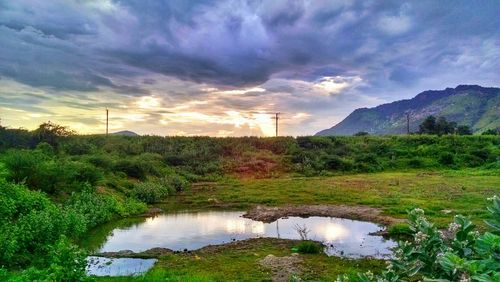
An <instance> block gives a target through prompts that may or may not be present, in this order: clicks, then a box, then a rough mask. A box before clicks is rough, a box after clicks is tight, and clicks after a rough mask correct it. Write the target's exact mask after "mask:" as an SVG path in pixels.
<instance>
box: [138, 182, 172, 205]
mask: <svg viewBox="0 0 500 282" xmlns="http://www.w3.org/2000/svg"><path fill="white" fill-rule="evenodd" d="M171 192H172V188H171V187H169V186H166V185H164V184H161V183H158V182H152V181H149V182H141V183H137V184H136V185H135V187H134V190H133V192H132V194H133V195H134V196H135V197H136V198H137V199H139V200H141V201H143V202H145V203H148V204H152V203H156V202H159V201H160V200H162V199H164V198H165V197H166V196H168V195H169V194H170V193H171Z"/></svg>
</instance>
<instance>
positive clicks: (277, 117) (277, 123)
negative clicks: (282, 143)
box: [273, 113, 281, 137]
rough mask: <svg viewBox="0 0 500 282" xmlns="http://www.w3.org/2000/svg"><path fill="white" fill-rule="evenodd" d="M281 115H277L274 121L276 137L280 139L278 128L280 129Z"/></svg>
mask: <svg viewBox="0 0 500 282" xmlns="http://www.w3.org/2000/svg"><path fill="white" fill-rule="evenodd" d="M280 114H281V113H275V114H274V115H275V116H274V117H273V119H274V120H275V122H276V125H275V126H276V137H278V128H279V120H280Z"/></svg>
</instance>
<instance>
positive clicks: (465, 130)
mask: <svg viewBox="0 0 500 282" xmlns="http://www.w3.org/2000/svg"><path fill="white" fill-rule="evenodd" d="M457 134H458V135H472V131H471V130H470V127H468V126H467V125H460V126H458V127H457Z"/></svg>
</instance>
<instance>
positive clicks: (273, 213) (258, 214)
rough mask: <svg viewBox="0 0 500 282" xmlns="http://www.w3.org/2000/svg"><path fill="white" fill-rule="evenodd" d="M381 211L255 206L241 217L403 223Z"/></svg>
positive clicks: (340, 206)
mask: <svg viewBox="0 0 500 282" xmlns="http://www.w3.org/2000/svg"><path fill="white" fill-rule="evenodd" d="M381 213H382V211H381V210H379V209H376V208H371V207H367V206H346V205H300V206H292V205H288V206H282V207H268V206H256V207H254V208H252V209H251V210H249V211H248V212H247V213H245V214H244V215H243V217H246V218H250V219H253V220H258V221H262V222H266V223H269V222H273V221H276V220H277V219H280V218H284V217H289V216H298V217H311V216H327V217H339V218H347V219H353V220H362V221H371V222H375V223H380V224H383V225H386V226H390V225H393V224H395V223H399V222H404V220H402V219H397V218H393V217H390V216H386V215H382V214H381Z"/></svg>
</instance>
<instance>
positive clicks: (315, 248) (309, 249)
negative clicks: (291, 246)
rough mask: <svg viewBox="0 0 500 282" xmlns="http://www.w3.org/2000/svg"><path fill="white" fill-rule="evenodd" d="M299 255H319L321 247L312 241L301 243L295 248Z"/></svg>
mask: <svg viewBox="0 0 500 282" xmlns="http://www.w3.org/2000/svg"><path fill="white" fill-rule="evenodd" d="M295 248H296V249H297V251H298V252H299V253H301V254H319V253H320V252H321V251H322V250H323V245H321V244H320V243H318V242H314V241H308V240H307V241H301V242H300V243H299V244H298V245H297V246H296V247H295Z"/></svg>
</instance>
